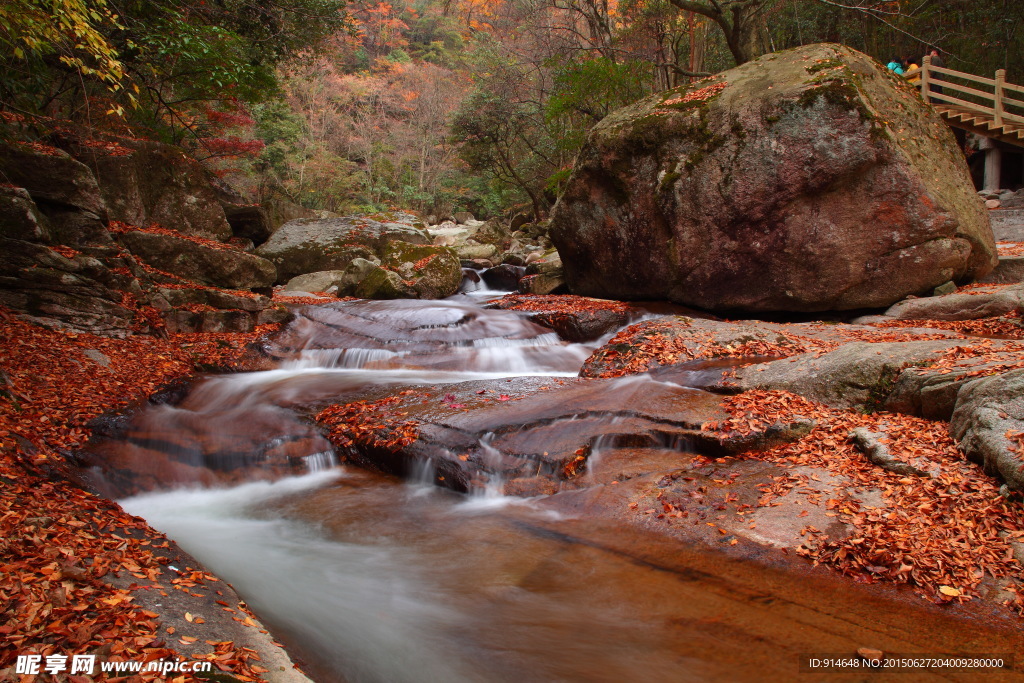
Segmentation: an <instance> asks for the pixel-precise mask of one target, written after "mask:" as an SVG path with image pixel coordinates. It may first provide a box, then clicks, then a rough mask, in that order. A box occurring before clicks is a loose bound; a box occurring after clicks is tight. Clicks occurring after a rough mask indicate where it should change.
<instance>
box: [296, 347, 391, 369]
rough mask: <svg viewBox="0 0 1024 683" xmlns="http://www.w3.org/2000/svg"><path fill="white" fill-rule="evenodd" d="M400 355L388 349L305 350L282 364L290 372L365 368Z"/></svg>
mask: <svg viewBox="0 0 1024 683" xmlns="http://www.w3.org/2000/svg"><path fill="white" fill-rule="evenodd" d="M398 355H399V354H397V353H395V352H394V351H388V350H387V349H303V350H302V351H300V352H299V355H298V356H297V357H296V358H293V359H290V360H287V361H285V362H283V363H282V364H281V367H282V368H285V369H289V370H302V369H306V368H364V367H366V366H367V365H368V364H369V363H372V362H375V361H382V360H387V359H390V358H394V357H395V356H398Z"/></svg>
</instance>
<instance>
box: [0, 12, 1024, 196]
mask: <svg viewBox="0 0 1024 683" xmlns="http://www.w3.org/2000/svg"><path fill="white" fill-rule="evenodd" d="M1022 23H1024V5H1022V3H1019V2H1016V1H1015V0H970V1H968V0H947V1H939V0H917V1H913V2H911V1H907V0H900V1H885V2H883V1H880V0H848V1H846V2H833V1H832V0H723V1H720V2H706V1H703V0H621V1H617V0H395V1H394V2H375V1H373V0H358V1H356V2H351V3H345V2H343V1H341V0H284V1H283V2H265V1H263V0H221V1H219V2H203V1H202V0H157V1H156V2H141V1H134V0H124V1H115V0H106V1H105V0H95V1H89V0H62V1H61V2H43V1H42V0H14V1H13V2H7V3H5V4H4V6H3V7H2V8H0V45H2V50H0V60H2V61H0V89H2V90H0V112H2V114H3V116H4V119H5V120H6V121H7V122H8V123H19V124H21V127H22V131H21V133H22V134H24V132H25V130H28V131H29V134H30V135H36V136H38V137H39V138H40V139H42V138H45V136H46V135H48V134H50V133H52V129H53V128H54V127H55V126H59V125H62V124H61V123H59V122H65V121H71V122H74V123H76V124H81V125H84V126H87V127H89V128H90V129H93V130H96V131H110V132H114V133H119V134H124V133H130V134H131V135H134V136H138V137H144V138H156V139H161V140H164V141H169V142H174V143H177V144H181V145H183V146H185V147H186V148H187V149H188V150H189V151H190V152H192V153H193V154H194V155H195V156H196V157H197V158H199V159H201V160H204V161H205V162H206V163H208V164H210V165H211V166H212V167H213V168H215V169H216V170H217V171H218V173H219V174H221V175H222V176H223V177H225V178H226V179H227V180H228V181H229V182H231V184H233V185H235V186H236V187H237V188H238V189H240V190H242V191H243V192H244V193H245V194H246V195H248V196H249V197H250V198H251V199H252V200H253V201H256V200H264V199H267V198H269V197H271V196H274V195H277V196H283V197H286V198H288V199H290V200H292V201H294V202H297V203H299V204H302V205H304V206H307V207H309V208H315V209H328V210H332V211H338V212H348V211H353V210H377V209H380V208H384V207H387V206H398V207H401V208H404V209H413V210H417V211H420V212H422V213H423V214H424V215H429V214H444V213H450V212H452V211H455V210H471V211H473V212H475V213H476V214H477V215H481V216H486V215H492V214H496V213H499V212H502V211H505V210H509V209H512V208H522V209H529V210H530V211H532V212H533V213H536V214H543V213H546V212H547V210H548V209H549V208H550V207H551V205H552V204H553V202H554V199H555V198H556V196H557V194H558V191H559V187H560V183H562V182H563V181H564V180H565V178H566V176H567V174H568V169H569V167H570V165H571V162H572V159H573V156H574V155H575V153H576V151H577V150H578V149H579V147H580V145H581V143H582V141H583V139H584V136H585V134H586V132H587V131H588V130H589V129H590V128H591V127H592V126H593V125H595V124H596V123H597V122H598V121H600V120H601V119H602V118H603V117H604V116H605V115H606V114H608V113H609V112H610V111H612V110H613V109H615V108H617V107H620V106H622V105H624V104H627V103H630V102H632V101H635V100H637V99H639V98H640V97H642V96H644V95H646V94H649V93H651V92H654V91H658V90H663V89H665V88H668V87H672V86H674V85H678V84H680V83H684V82H687V81H688V80H690V79H693V78H697V77H700V76H701V75H706V74H708V73H714V72H717V71H720V70H723V69H726V68H730V67H732V66H734V65H735V64H736V63H739V62H743V61H746V60H748V59H750V58H753V57H756V56H758V55H760V54H763V53H765V52H771V51H778V50H782V49H785V48H789V47H794V46H797V45H802V44H808V43H814V42H821V41H831V42H839V43H844V44H847V45H850V46H852V47H855V48H857V49H859V50H862V51H864V52H867V53H869V54H871V55H873V56H875V57H876V58H878V59H880V60H881V61H883V62H886V61H888V60H889V59H890V58H891V57H893V56H902V57H913V58H915V59H920V55H921V54H923V52H924V51H925V49H926V48H930V47H935V48H937V49H939V50H940V52H941V54H942V56H943V59H944V60H945V62H946V64H947V65H948V66H950V67H952V68H955V69H961V70H964V71H970V72H973V73H979V74H986V75H990V74H991V72H993V71H994V70H995V69H997V68H1006V69H1008V71H1009V75H1008V77H1009V78H1010V79H1011V80H1012V79H1013V78H1014V77H1017V80H1018V81H1019V77H1020V74H1021V73H1022V71H1024V69H1022V67H1024V47H1022V45H1024V40H1022V37H1021V35H1020V32H1021V30H1022V29H1021V25H1022ZM44 117H45V118H44Z"/></svg>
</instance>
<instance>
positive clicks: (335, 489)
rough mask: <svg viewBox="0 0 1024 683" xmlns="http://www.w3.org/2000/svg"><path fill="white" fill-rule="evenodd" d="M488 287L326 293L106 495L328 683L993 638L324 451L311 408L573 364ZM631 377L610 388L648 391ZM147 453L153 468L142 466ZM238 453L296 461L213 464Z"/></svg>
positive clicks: (155, 416)
mask: <svg viewBox="0 0 1024 683" xmlns="http://www.w3.org/2000/svg"><path fill="white" fill-rule="evenodd" d="M488 295H491V296H493V293H490V292H478V293H474V294H471V295H459V296H457V297H454V298H453V299H452V300H448V301H423V302H419V301H390V302H385V301H375V302H350V303H347V304H333V305H329V306H325V307H323V308H322V309H321V308H319V307H318V308H317V309H314V310H311V311H309V312H308V315H307V316H306V317H305V318H304V319H303V321H302V322H301V324H299V325H296V326H293V327H292V328H290V329H289V330H288V331H287V333H286V334H284V335H282V337H281V338H280V339H278V340H277V341H276V342H275V344H276V346H275V354H276V355H275V357H277V358H278V359H279V362H278V367H277V368H276V369H273V370H269V371H266V372H258V373H241V374H236V375H222V376H214V377H209V378H207V379H204V380H203V381H201V382H198V383H197V384H195V385H194V386H193V387H192V388H191V390H190V391H189V393H188V394H187V396H185V397H184V398H183V399H182V400H181V401H178V402H176V403H174V404H173V405H168V404H165V405H151V406H148V407H147V408H145V409H144V410H142V411H140V412H139V413H137V414H136V415H134V416H133V418H132V423H131V426H130V428H129V429H128V430H127V432H126V436H124V437H122V438H120V439H117V440H112V441H108V442H105V443H101V444H98V445H97V447H96V448H95V452H96V453H98V454H99V455H100V456H101V457H104V458H108V459H111V460H117V461H118V462H120V463H121V465H122V466H126V467H131V468H133V469H136V470H137V471H139V472H143V471H147V472H148V476H149V477H150V480H151V481H159V482H160V485H159V486H156V487H153V488H154V490H150V491H147V492H144V493H139V494H137V495H133V496H131V497H127V498H122V499H121V500H120V503H121V505H122V506H123V507H124V508H125V509H126V510H127V511H128V512H130V513H132V514H135V515H139V516H141V517H143V518H145V519H146V520H147V522H148V523H149V524H150V525H151V526H153V527H154V528H156V529H158V530H160V531H162V532H163V533H165V534H167V535H168V536H169V537H170V538H172V539H174V540H175V541H176V542H177V543H178V544H179V545H180V546H181V547H182V548H184V549H185V550H186V551H187V552H189V553H191V554H192V555H194V556H195V557H196V558H197V559H198V560H200V561H201V562H202V563H203V564H204V565H205V566H206V567H208V568H209V569H210V570H211V571H213V572H215V573H216V574H217V575H219V576H220V577H222V578H223V579H225V580H226V581H229V582H231V583H232V584H233V586H234V587H235V589H236V590H237V591H238V593H239V594H240V595H241V596H242V597H243V598H245V600H246V601H247V602H248V603H249V605H250V606H251V607H252V608H253V609H254V610H255V612H256V613H257V614H258V615H259V616H260V617H261V619H262V620H263V621H264V622H265V623H267V625H268V626H270V628H271V629H272V630H273V631H274V633H275V635H277V636H278V638H279V639H281V640H282V641H284V642H285V643H286V644H287V645H288V648H289V650H290V651H291V652H292V653H293V656H295V657H297V658H298V659H299V660H300V661H301V662H302V664H303V667H304V669H305V670H307V671H308V672H309V673H310V674H311V675H312V676H313V677H314V678H315V679H316V680H320V681H389V682H400V681H410V682H411V681H417V682H422V681H439V682H440V681H446V682H453V681H525V680H531V681H532V680H537V681H541V680H544V681H548V680H550V681H624V680H634V679H637V678H640V677H643V678H652V679H663V680H672V681H715V680H722V681H735V680H785V679H791V678H793V677H794V676H795V675H796V674H797V673H798V667H799V657H800V655H801V654H807V653H829V652H832V653H852V652H853V651H854V650H855V649H856V648H857V647H861V646H870V647H879V648H885V649H886V650H887V651H902V652H913V651H927V650H929V649H931V650H932V651H935V652H946V651H952V650H951V649H950V648H953V647H959V646H961V645H963V646H964V647H965V648H967V647H968V646H969V645H970V644H971V642H973V641H972V639H974V640H977V639H979V638H982V637H990V636H991V634H990V633H988V632H987V631H984V629H980V628H979V626H978V625H977V624H971V625H969V626H966V625H965V624H964V623H962V622H960V621H957V619H954V618H952V617H950V616H949V615H948V614H942V613H939V611H938V610H935V609H934V608H930V607H928V606H922V605H921V604H920V601H919V600H916V601H915V600H914V599H912V596H907V597H893V595H892V594H891V593H885V592H884V591H880V590H879V589H877V587H868V586H856V585H853V584H851V583H850V582H849V581H844V580H841V579H839V578H838V577H834V576H831V575H828V574H827V573H825V572H823V571H812V570H810V568H809V567H807V566H806V565H805V564H804V563H802V561H798V560H790V559H784V561H779V560H778V558H775V557H769V556H767V555H766V556H764V557H745V558H743V557H728V556H726V554H724V553H722V552H720V551H717V550H712V549H709V548H706V547H700V546H699V545H683V544H680V543H679V542H678V541H676V540H673V539H672V538H669V537H667V536H664V535H661V534H656V533H653V532H650V531H646V530H644V529H642V528H640V527H638V526H637V525H631V524H629V523H626V522H623V521H620V520H617V519H614V518H610V517H608V516H607V515H598V514H592V513H591V510H590V508H589V507H588V503H587V501H588V500H589V499H588V498H587V496H588V495H597V494H590V493H587V491H586V490H585V491H584V492H583V493H582V494H581V493H580V492H579V491H576V492H565V493H564V494H561V493H560V494H556V495H551V496H534V497H528V498H516V497H509V496H504V495H501V494H500V493H499V492H498V489H497V488H496V487H493V486H485V487H479V488H478V489H473V490H471V491H470V492H469V493H467V494H463V493H456V492H454V491H449V490H447V489H443V488H440V487H437V486H434V485H433V484H432V483H431V480H432V476H433V473H432V472H430V471H423V472H418V473H411V474H410V475H409V476H408V477H406V478H404V479H401V478H398V477H394V476H390V475H385V474H380V473H376V472H371V471H367V470H363V469H360V468H357V467H354V466H351V465H338V464H337V460H336V458H335V455H334V453H333V450H332V449H331V447H330V445H329V443H327V442H326V440H324V439H323V437H322V436H320V434H319V433H318V432H317V431H316V430H315V429H314V428H313V427H312V426H311V425H310V422H309V420H308V419H307V418H304V417H303V416H302V410H301V407H302V406H309V405H317V404H319V405H322V404H324V403H326V402H327V401H329V400H330V399H336V398H339V397H342V398H343V399H344V401H341V402H346V401H350V400H358V399H359V398H360V397H362V396H364V395H369V394H372V395H378V396H379V395H382V393H381V392H382V390H383V389H384V388H395V389H396V390H397V389H398V388H408V387H423V386H428V387H434V388H441V389H443V386H444V385H446V384H454V383H458V382H466V381H496V380H500V381H502V382H504V381H506V379H507V378H517V377H534V376H543V377H550V378H568V377H575V376H576V374H577V372H578V370H579V367H580V365H581V364H582V362H583V361H584V360H585V359H586V358H587V356H588V355H590V353H591V352H592V351H593V349H595V348H596V347H597V346H598V345H599V344H600V343H601V341H600V340H599V341H596V342H592V343H589V344H569V343H566V342H563V341H560V340H559V339H558V337H557V335H555V334H553V333H551V332H550V331H548V330H545V329H544V328H540V327H538V326H536V325H534V324H533V323H531V322H529V321H528V320H526V319H525V318H524V317H523V316H522V315H520V314H517V313H511V312H506V311H497V310H485V309H483V308H482V307H481V302H484V301H486V300H487V296H488ZM346 316H348V317H349V318H353V319H355V321H356V322H355V323H354V324H353V323H352V321H351V320H350V321H349V322H347V323H342V322H340V320H341V318H343V317H346ZM606 338H607V337H606ZM272 355H274V354H272ZM630 381H632V385H630V384H629V381H624V382H623V383H622V385H621V387H622V389H621V390H622V391H625V390H626V388H628V387H632V388H631V389H630V391H634V392H635V391H643V388H642V387H641V388H640V389H637V386H639V385H637V382H636V381H635V380H630ZM675 381H679V380H678V378H676V380H675ZM614 386H618V385H614ZM374 392H376V393H374ZM154 444H159V446H156V445H154ZM157 448H159V449H160V450H161V451H162V453H164V454H166V455H167V456H168V457H167V459H166V462H165V463H164V464H163V465H149V464H146V463H150V462H152V460H153V458H152V457H151V456H152V454H153V452H154V449H157ZM253 454H259V458H265V459H266V460H267V461H268V462H269V461H272V460H274V458H275V457H277V458H279V457H286V458H288V459H289V460H290V461H299V462H302V463H303V464H304V469H305V473H298V474H293V475H290V476H285V477H279V478H271V477H268V478H266V479H264V480H246V481H241V482H234V483H231V484H227V483H225V482H224V481H223V480H221V479H217V478H216V477H215V476H213V475H210V474H209V472H211V471H213V472H216V471H219V470H222V469H224V468H228V467H230V466H231V465H232V463H234V462H236V461H237V460H238V459H240V458H241V459H244V458H246V457H249V458H251V457H253ZM282 454H284V455H283V456H282ZM667 455H668V456H671V455H672V454H671V453H668V454H667ZM259 458H258V459H259ZM596 460H597V458H595V461H596ZM147 468H148V470H147ZM600 488H601V487H598V486H595V487H594V488H593V490H594V491H598V490H599V489H600ZM986 628H987V627H986ZM983 631H984V632H983ZM968 634H970V635H968ZM965 643H966V644H965ZM968 649H970V648H968ZM974 651H976V652H978V651H988V652H992V651H999V648H998V647H989V648H987V649H980V650H979V649H977V648H974ZM943 676H945V677H948V678H950V679H953V680H959V678H958V674H955V673H950V674H948V675H945V674H944V675H943ZM962 680H967V678H963V679H962Z"/></svg>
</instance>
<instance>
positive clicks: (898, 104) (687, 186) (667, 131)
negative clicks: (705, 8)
mask: <svg viewBox="0 0 1024 683" xmlns="http://www.w3.org/2000/svg"><path fill="white" fill-rule="evenodd" d="M551 236H552V240H553V242H554V243H555V245H556V246H557V247H558V249H559V252H560V253H561V255H562V259H563V260H564V262H565V277H566V282H567V283H568V285H569V289H570V290H571V291H572V292H573V293H577V294H584V295H588V296H598V297H603V298H615V299H633V300H636V299H669V300H671V301H675V302H678V303H682V304H685V305H690V306H696V307H699V308H704V309H712V310H733V309H739V310H748V311H806V312H810V311H824V310H848V309H856V308H866V307H881V306H888V305H890V304H892V303H894V302H896V301H898V300H900V299H902V298H903V297H905V296H906V295H908V294H922V293H925V292H931V291H932V290H933V289H934V288H935V287H936V286H938V285H941V284H943V283H945V282H948V281H950V280H955V281H963V280H969V279H971V278H975V277H979V276H982V275H984V274H985V273H987V272H988V271H989V270H991V269H992V267H993V266H994V265H995V262H996V256H995V245H994V241H993V237H992V232H991V229H990V228H989V224H988V216H987V214H986V212H985V210H984V208H983V207H982V206H981V203H980V201H979V200H978V197H977V196H976V195H975V193H974V190H973V186H972V185H971V181H970V178H969V176H968V173H967V168H966V165H965V164H964V162H963V156H962V154H961V153H960V150H959V149H958V147H957V146H956V143H955V140H954V138H953V136H952V134H951V132H950V131H949V129H948V127H947V126H946V125H945V124H944V123H943V122H942V121H941V120H940V119H939V117H938V116H937V115H936V114H935V113H934V111H932V110H931V109H930V108H929V107H928V106H927V105H926V104H925V103H923V102H922V101H921V99H920V96H919V95H918V93H917V92H916V91H915V90H914V89H913V88H912V87H911V86H908V85H907V84H906V83H904V82H902V81H901V80H900V79H899V78H897V77H895V76H893V75H892V74H890V73H889V72H887V71H886V70H885V69H884V68H883V67H882V66H880V65H879V64H878V63H877V62H875V61H874V60H873V59H871V58H870V57H867V56H866V55H863V54H861V53H859V52H857V51H855V50H852V49H850V48H846V47H841V46H838V45H811V46H805V47H801V48H796V49H793V50H788V51H785V52H780V53H775V54H771V55H767V56H765V57H762V58H761V59H759V60H756V61H754V62H749V63H747V64H744V65H742V66H740V67H737V68H735V69H732V70H729V71H726V72H723V73H721V74H718V75H717V76H714V77H711V78H709V79H705V80H704V81H700V82H698V83H695V84H692V85H690V86H684V87H680V88H676V89H673V90H669V91H666V92H664V93H660V94H657V95H653V96H651V97H648V98H646V99H644V100H641V101H640V102H638V103H636V104H634V105H631V106H629V107H626V108H624V109H622V110H619V111H617V112H614V113H613V114H611V115H610V116H608V117H607V118H605V119H604V120H603V121H602V122H601V123H600V124H598V125H597V126H596V127H595V128H594V130H593V131H592V133H591V134H590V136H589V138H588V141H587V143H586V145H585V146H584V148H583V150H582V151H581V152H580V155H579V157H578V159H577V162H576V165H575V168H574V169H573V173H572V176H571V177H570V179H569V181H568V184H567V188H566V191H565V193H564V194H563V196H562V198H561V199H560V201H559V203H558V204H557V205H556V207H555V209H554V211H553V213H552V231H551Z"/></svg>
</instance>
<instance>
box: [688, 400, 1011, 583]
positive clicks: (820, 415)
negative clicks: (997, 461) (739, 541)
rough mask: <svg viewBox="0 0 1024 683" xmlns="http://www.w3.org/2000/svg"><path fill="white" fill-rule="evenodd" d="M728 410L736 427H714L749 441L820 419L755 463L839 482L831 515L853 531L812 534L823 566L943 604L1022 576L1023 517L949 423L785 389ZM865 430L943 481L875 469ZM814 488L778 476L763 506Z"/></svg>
mask: <svg viewBox="0 0 1024 683" xmlns="http://www.w3.org/2000/svg"><path fill="white" fill-rule="evenodd" d="M723 407H724V408H725V409H726V411H727V412H728V413H729V414H730V417H729V419H728V420H726V421H724V422H722V423H721V424H714V423H709V424H707V425H704V427H705V428H706V429H723V430H727V431H736V432H740V433H743V432H748V431H750V430H751V429H753V428H755V427H758V428H763V427H764V426H767V425H770V424H773V423H775V422H782V423H791V422H792V421H794V420H795V419H797V418H812V419H814V420H816V421H817V426H816V427H815V429H814V430H813V431H812V432H811V433H810V434H809V435H808V436H806V437H804V438H802V439H800V440H799V441H796V442H794V443H790V444H787V445H783V446H779V447H776V448H774V449H772V450H770V451H767V452H763V453H752V454H748V455H747V457H749V458H755V459H761V460H768V461H772V462H774V463H776V464H779V465H783V466H786V467H794V468H797V467H802V466H813V467H818V468H824V469H826V470H828V471H829V472H831V473H832V475H833V476H835V477H836V478H837V480H838V481H839V483H837V485H836V487H835V489H834V498H830V499H828V500H827V501H826V508H827V509H829V510H830V512H827V513H826V514H827V515H828V516H830V517H835V518H837V520H838V521H842V522H845V523H847V524H850V525H852V527H853V529H854V530H853V533H852V534H851V535H849V536H847V537H846V538H842V539H838V540H837V539H832V538H829V537H827V536H826V535H824V534H823V533H822V532H820V531H819V530H817V529H814V528H813V527H808V528H805V529H804V533H803V535H804V536H805V537H806V538H807V540H806V541H805V542H804V544H803V545H802V546H801V547H800V548H799V549H798V552H799V553H800V554H801V555H804V556H806V557H808V558H809V559H811V560H813V562H814V563H815V564H819V563H820V564H827V565H830V566H832V567H833V568H835V569H837V570H839V571H840V572H842V573H844V574H849V575H853V576H855V577H858V578H860V579H862V580H868V581H873V580H885V581H892V582H896V583H906V584H910V585H912V586H915V587H917V588H918V589H919V590H920V591H922V592H923V593H924V594H925V595H927V596H928V597H929V598H931V599H933V600H935V601H936V602H948V601H950V600H952V599H958V600H961V601H962V600H965V599H970V595H971V594H972V593H974V592H975V591H976V590H977V589H978V585H979V583H980V582H981V581H982V580H983V579H984V578H985V577H986V576H988V577H994V578H1004V577H1019V576H1020V573H1021V566H1020V564H1019V563H1018V562H1017V561H1016V560H1015V559H1013V553H1012V549H1011V547H1010V541H1013V540H1015V539H1021V538H1022V537H1024V511H1022V510H1021V509H1020V506H1019V505H1015V504H1013V503H1010V502H1008V501H1006V500H1004V499H1003V498H1002V497H1000V496H999V484H998V482H996V481H994V480H993V479H992V478H990V477H988V476H987V475H985V473H984V471H982V469H981V467H979V466H978V465H975V464H973V463H970V462H967V461H966V460H965V459H964V457H963V454H961V453H960V452H959V450H958V449H957V447H956V444H955V442H954V441H953V439H952V438H951V437H950V436H949V432H948V426H947V425H946V424H945V423H943V422H933V421H930V420H925V419H922V418H916V417H909V416H906V415H898V414H892V413H876V414H872V415H863V414H860V413H855V412H852V411H844V410H838V409H833V408H829V407H827V406H824V405H821V404H816V403H814V402H812V401H808V400H807V399H804V398H801V397H799V396H796V395H794V394H790V393H787V392H784V391H748V392H745V393H743V394H740V395H737V396H733V397H729V398H727V399H725V400H724V401H723ZM856 427H867V428H868V429H870V430H871V431H875V432H884V433H885V434H886V435H887V442H886V445H887V447H888V448H889V450H890V452H891V454H892V455H893V456H894V457H897V458H899V459H901V460H904V461H908V460H913V461H914V462H915V463H917V464H919V465H921V466H924V468H925V469H928V470H935V471H938V474H937V476H934V477H932V478H927V477H907V476H903V475H899V474H895V473H893V472H889V471H887V470H883V469H881V468H880V467H878V466H876V465H874V464H872V463H870V462H869V461H868V460H867V459H866V458H865V457H864V455H863V454H861V453H860V452H859V451H858V450H857V449H856V448H855V446H854V445H853V444H852V442H851V441H850V440H849V439H848V436H847V435H848V434H849V432H850V431H851V430H852V429H854V428H856ZM807 481H808V477H807V475H805V474H802V473H794V474H792V475H788V476H782V477H776V478H775V479H774V483H773V484H771V485H768V486H765V487H764V488H762V491H763V493H764V495H763V496H762V498H761V500H760V501H759V502H758V507H769V506H771V505H772V504H773V501H774V500H776V499H778V498H779V497H781V496H785V495H788V494H791V493H798V494H801V495H804V496H807V497H808V498H812V497H818V496H820V495H821V494H820V493H819V492H818V491H817V490H815V489H803V488H801V487H802V485H803V484H805V483H806V482H807ZM858 487H862V488H872V489H876V490H878V491H879V493H880V495H881V496H882V498H883V500H884V501H885V502H884V506H883V507H879V508H873V507H868V506H866V505H861V504H860V503H858V501H857V500H856V499H855V498H852V497H850V496H849V495H848V492H849V491H850V489H851V488H853V489H856V488H858ZM826 495H827V494H826ZM819 502H820V501H819ZM943 587H944V588H946V589H947V590H946V591H943V590H940V588H943ZM949 589H955V590H949ZM958 592H959V593H961V594H963V595H961V596H957V595H956V593H958Z"/></svg>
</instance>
